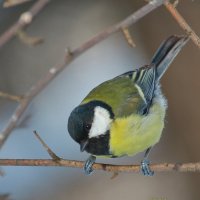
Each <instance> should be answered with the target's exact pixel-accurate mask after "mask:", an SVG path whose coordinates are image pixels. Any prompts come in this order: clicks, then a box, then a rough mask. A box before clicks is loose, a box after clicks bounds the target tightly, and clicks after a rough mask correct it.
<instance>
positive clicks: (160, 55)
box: [151, 35, 189, 81]
mask: <svg viewBox="0 0 200 200" xmlns="http://www.w3.org/2000/svg"><path fill="white" fill-rule="evenodd" d="M188 40H189V37H187V36H176V35H172V36H170V37H169V38H167V39H166V40H165V41H164V42H163V43H162V44H161V45H160V47H159V48H158V50H157V51H156V53H155V54H154V56H153V58H152V60H151V64H152V65H154V66H155V67H156V81H159V80H160V78H161V77H162V76H163V74H164V73H165V71H166V70H167V68H168V67H169V66H170V64H171V62H172V61H173V60H174V58H175V57H176V55H177V54H178V53H179V52H180V50H181V49H182V47H183V46H184V45H185V44H186V43H187V41H188Z"/></svg>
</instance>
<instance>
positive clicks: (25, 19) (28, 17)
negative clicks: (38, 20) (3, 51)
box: [0, 0, 49, 48]
mask: <svg viewBox="0 0 200 200" xmlns="http://www.w3.org/2000/svg"><path fill="white" fill-rule="evenodd" d="M48 2H49V0H38V1H37V2H36V3H35V4H34V5H33V6H32V7H31V9H30V10H29V11H27V12H25V13H23V14H21V16H20V18H19V20H18V21H17V22H16V23H15V24H13V25H12V26H11V27H10V28H9V29H8V30H7V31H5V32H4V33H3V34H2V35H1V36H0V48H2V46H3V45H5V44H6V43H7V42H8V41H9V40H11V39H12V38H13V37H14V36H15V35H16V33H17V31H18V30H20V29H23V28H24V27H25V26H27V25H28V24H30V23H31V21H32V20H33V18H34V17H35V16H36V15H37V14H38V13H39V12H40V11H41V10H42V9H43V8H44V7H45V6H46V5H47V3H48Z"/></svg>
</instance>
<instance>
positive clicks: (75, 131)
mask: <svg viewBox="0 0 200 200" xmlns="http://www.w3.org/2000/svg"><path fill="white" fill-rule="evenodd" d="M113 118H114V114H113V112H112V109H111V107H110V106H109V105H107V104H106V103H104V102H102V101H91V102H89V103H86V104H82V105H79V106H78V107H76V108H75V109H74V110H73V111H72V112H71V114H70V116H69V119H68V132H69V134H70V136H71V137H72V138H73V139H74V140H75V141H76V142H77V143H79V144H80V149H81V151H84V150H86V151H87V152H89V153H92V154H94V155H105V154H108V151H109V129H108V128H105V127H104V126H106V125H109V123H111V121H112V119H113Z"/></svg>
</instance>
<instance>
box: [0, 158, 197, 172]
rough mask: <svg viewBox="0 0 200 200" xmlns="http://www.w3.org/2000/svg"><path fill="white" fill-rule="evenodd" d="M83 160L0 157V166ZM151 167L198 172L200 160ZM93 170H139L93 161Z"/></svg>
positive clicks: (64, 164) (69, 164) (67, 164)
mask: <svg viewBox="0 0 200 200" xmlns="http://www.w3.org/2000/svg"><path fill="white" fill-rule="evenodd" d="M84 163H85V162H83V161H76V160H65V159H61V160H60V161H57V162H55V161H54V160H52V159H0V166H58V167H73V168H83V166H84ZM150 167H151V169H152V170H153V171H155V172H172V171H177V172H200V162H196V163H182V164H180V163H179V164H178V163H161V164H151V165H150ZM93 169H95V170H104V171H108V172H137V173H138V172H140V165H110V164H101V163H95V164H94V165H93Z"/></svg>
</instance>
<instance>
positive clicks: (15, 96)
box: [0, 91, 23, 102]
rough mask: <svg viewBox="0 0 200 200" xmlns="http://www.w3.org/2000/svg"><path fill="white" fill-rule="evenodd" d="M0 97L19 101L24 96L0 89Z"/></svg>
mask: <svg viewBox="0 0 200 200" xmlns="http://www.w3.org/2000/svg"><path fill="white" fill-rule="evenodd" d="M0 97H3V98H6V99H9V100H12V101H17V102H20V101H21V100H22V98H23V97H22V96H17V95H12V94H8V93H6V92H1V91H0Z"/></svg>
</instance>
